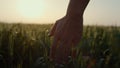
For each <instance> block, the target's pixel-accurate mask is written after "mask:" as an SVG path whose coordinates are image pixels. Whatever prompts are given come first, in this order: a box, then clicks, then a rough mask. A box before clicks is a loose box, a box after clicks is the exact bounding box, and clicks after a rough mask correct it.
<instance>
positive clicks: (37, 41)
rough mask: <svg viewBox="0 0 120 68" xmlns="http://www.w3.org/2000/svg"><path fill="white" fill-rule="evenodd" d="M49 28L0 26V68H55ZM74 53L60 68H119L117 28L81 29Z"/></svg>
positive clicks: (18, 25)
mask: <svg viewBox="0 0 120 68" xmlns="http://www.w3.org/2000/svg"><path fill="white" fill-rule="evenodd" d="M51 26H52V25H50V24H48V25H35V24H3V23H0V68H54V66H55V64H54V63H53V62H51V61H49V58H48V56H49V51H50V45H51V42H52V39H51V38H49V37H48V32H49V30H50V27H51ZM77 53H78V54H79V56H78V57H77V58H76V60H74V61H73V60H72V59H70V60H69V63H68V64H67V65H61V68H69V67H68V66H70V65H71V66H74V68H120V27H115V26H109V27H108V26H84V30H83V37H82V40H81V42H80V43H79V45H78V46H77Z"/></svg>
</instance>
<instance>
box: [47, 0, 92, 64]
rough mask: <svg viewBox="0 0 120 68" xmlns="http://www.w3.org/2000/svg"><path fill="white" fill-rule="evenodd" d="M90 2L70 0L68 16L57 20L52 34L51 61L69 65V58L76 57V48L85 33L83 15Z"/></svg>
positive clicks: (87, 0)
mask: <svg viewBox="0 0 120 68" xmlns="http://www.w3.org/2000/svg"><path fill="white" fill-rule="evenodd" d="M89 1H90V0H70V2H69V5H68V9H67V13H66V15H65V16H64V17H63V18H61V19H59V20H57V21H56V23H55V24H54V26H53V28H52V29H51V32H50V35H49V36H50V37H51V36H53V43H52V46H51V49H50V59H51V60H52V61H54V62H55V63H60V64H61V63H64V64H66V63H68V56H72V58H73V59H75V57H76V55H77V54H76V50H75V47H76V46H77V45H78V43H79V42H80V40H81V37H82V32H83V14H84V11H85V8H86V7H87V5H88V3H89Z"/></svg>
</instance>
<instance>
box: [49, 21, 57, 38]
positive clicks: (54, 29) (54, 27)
mask: <svg viewBox="0 0 120 68" xmlns="http://www.w3.org/2000/svg"><path fill="white" fill-rule="evenodd" d="M56 27H57V22H56V23H55V24H54V26H53V27H52V29H51V31H50V32H49V34H48V36H49V37H51V36H53V35H54V33H55V31H56Z"/></svg>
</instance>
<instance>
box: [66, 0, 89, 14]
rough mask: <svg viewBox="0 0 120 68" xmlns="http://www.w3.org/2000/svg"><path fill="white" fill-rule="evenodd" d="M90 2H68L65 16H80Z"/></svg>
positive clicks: (73, 0) (79, 0)
mask: <svg viewBox="0 0 120 68" xmlns="http://www.w3.org/2000/svg"><path fill="white" fill-rule="evenodd" d="M89 1H90V0H70V2H69V5H68V9H67V13H66V16H74V15H77V16H78V15H79V16H82V15H83V13H84V10H85V8H86V7H87V5H88V3H89Z"/></svg>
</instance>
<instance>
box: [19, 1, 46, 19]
mask: <svg viewBox="0 0 120 68" xmlns="http://www.w3.org/2000/svg"><path fill="white" fill-rule="evenodd" d="M17 9H18V11H19V13H20V14H21V15H22V16H23V17H25V18H39V17H40V16H41V15H42V14H43V12H44V11H43V10H44V4H43V0H19V2H18V6H17Z"/></svg>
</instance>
